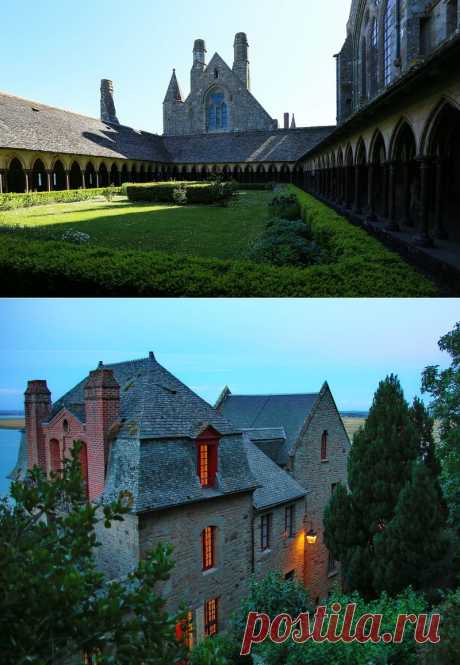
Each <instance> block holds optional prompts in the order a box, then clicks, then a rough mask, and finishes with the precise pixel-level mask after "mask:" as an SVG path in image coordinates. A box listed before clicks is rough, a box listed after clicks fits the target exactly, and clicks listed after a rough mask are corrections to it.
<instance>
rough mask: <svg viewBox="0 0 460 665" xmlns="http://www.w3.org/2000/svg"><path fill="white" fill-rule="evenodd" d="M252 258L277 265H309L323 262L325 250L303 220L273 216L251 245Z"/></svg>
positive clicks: (249, 252) (249, 254) (249, 253)
mask: <svg viewBox="0 0 460 665" xmlns="http://www.w3.org/2000/svg"><path fill="white" fill-rule="evenodd" d="M248 258H249V259H251V260H253V261H256V262H257V263H271V264H272V265H275V266H308V265H313V264H315V263H319V262H320V260H321V249H320V247H319V245H318V244H317V243H316V242H315V240H314V238H313V234H312V232H311V227H310V226H308V225H307V224H305V222H303V221H302V220H297V221H289V220H286V219H272V220H270V221H269V222H268V224H267V226H266V228H265V230H264V232H263V233H262V234H261V235H260V236H259V237H258V238H257V239H256V240H255V241H254V242H253V243H252V245H251V246H250V248H249V251H248Z"/></svg>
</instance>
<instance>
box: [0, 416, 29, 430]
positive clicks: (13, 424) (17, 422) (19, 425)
mask: <svg viewBox="0 0 460 665" xmlns="http://www.w3.org/2000/svg"><path fill="white" fill-rule="evenodd" d="M24 427H25V421H24V418H8V420H7V419H6V418H5V419H4V420H3V419H2V418H0V429H23V428H24Z"/></svg>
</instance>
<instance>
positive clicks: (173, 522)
mask: <svg viewBox="0 0 460 665" xmlns="http://www.w3.org/2000/svg"><path fill="white" fill-rule="evenodd" d="M25 416H26V428H25V432H24V435H23V437H22V442H21V447H20V451H19V457H18V462H17V465H16V468H15V469H14V471H13V472H12V474H11V477H14V478H23V477H24V476H25V475H26V473H27V470H28V469H30V468H32V467H33V466H35V465H38V466H40V467H41V468H42V469H44V470H45V471H46V472H47V473H49V472H51V471H58V470H59V469H60V468H61V465H62V460H63V459H64V458H66V457H68V456H69V454H70V450H71V448H72V446H73V445H74V442H75V441H76V440H79V441H81V442H82V443H83V446H82V450H81V467H82V476H83V480H84V484H85V487H86V491H87V495H88V499H89V500H90V501H93V502H98V503H101V504H103V503H104V502H109V501H111V500H113V499H115V498H116V497H117V496H118V495H119V493H120V492H129V494H130V495H131V496H132V500H133V503H132V510H131V512H130V513H129V514H128V515H127V516H126V518H125V520H124V521H123V522H120V523H118V522H116V523H114V524H113V526H112V527H111V528H110V529H105V528H104V527H103V526H102V525H100V528H99V529H98V537H99V540H100V542H101V543H102V546H101V547H100V548H98V549H97V551H96V555H97V560H98V565H99V566H100V568H101V569H102V570H103V571H104V572H105V573H106V574H107V575H108V576H109V577H110V578H122V577H124V576H125V575H126V574H127V573H128V572H129V571H131V570H132V569H133V568H134V567H135V566H136V565H137V563H138V562H139V560H140V559H142V558H143V557H144V556H145V554H146V552H148V551H149V550H150V549H151V548H153V547H155V546H156V545H157V544H158V543H159V542H164V543H171V544H172V545H173V546H174V560H175V568H174V571H173V574H172V576H171V579H170V580H169V581H168V582H166V583H165V584H164V585H163V587H162V589H161V590H162V592H163V594H164V595H165V597H166V598H167V603H168V608H169V609H170V610H171V611H177V610H178V609H179V608H180V606H181V604H182V603H185V604H186V605H187V606H188V607H189V608H190V615H189V622H188V625H186V626H178V631H179V632H181V634H183V636H184V639H187V641H188V642H189V643H192V642H193V641H195V640H199V639H202V638H203V637H204V636H206V635H213V634H214V633H216V632H218V631H220V630H225V627H226V625H227V622H228V620H229V618H230V616H231V614H232V613H233V612H234V611H235V610H237V609H238V607H239V605H240V602H241V600H242V598H244V597H245V596H246V594H247V591H248V584H249V580H250V578H251V576H252V575H256V576H257V577H262V576H264V575H265V574H267V573H268V572H269V571H272V570H273V571H279V572H280V573H281V574H282V575H283V576H284V577H285V578H286V579H294V578H295V579H297V580H299V581H300V582H301V583H303V584H305V585H306V587H307V588H308V590H309V591H310V594H311V596H312V599H313V600H315V599H316V600H319V599H324V598H327V595H328V592H329V590H330V587H331V585H332V584H333V583H334V582H335V581H337V573H338V572H339V571H338V570H337V568H336V567H335V565H334V562H332V564H331V560H330V557H329V556H328V552H327V549H326V547H325V545H324V542H323V522H322V515H323V510H324V506H325V505H326V503H327V501H328V500H329V497H330V495H331V491H332V488H333V487H334V485H336V484H337V483H339V482H342V483H346V463H347V455H348V451H349V445H350V444H349V440H348V437H347V434H346V432H345V429H344V426H343V424H342V420H341V418H340V415H339V413H338V411H337V408H336V406H335V403H334V400H333V397H332V395H331V392H330V390H329V388H328V386H327V384H325V385H324V386H323V388H322V389H321V391H320V392H319V393H315V394H303V395H269V396H239V395H232V394H231V392H230V390H229V389H228V388H226V389H225V390H224V391H223V392H222V395H221V396H220V398H219V400H218V402H217V404H216V405H215V407H212V406H211V405H209V404H208V403H206V402H205V401H204V400H203V399H201V398H200V397H199V396H198V395H196V394H195V393H194V392H193V391H192V390H190V389H189V388H188V387H187V386H186V385H185V384H184V383H182V382H181V381H180V380H179V379H177V378H176V377H175V376H173V375H172V374H171V373H170V372H168V371H167V370H166V369H165V368H164V367H162V366H161V365H160V364H159V363H158V362H157V360H156V359H155V357H154V355H153V353H150V354H149V356H148V358H144V359H141V360H134V361H128V362H123V363H118V364H115V365H104V364H102V363H101V364H100V365H99V367H98V368H97V369H95V370H93V371H91V372H90V373H89V375H88V376H86V377H84V378H83V380H82V381H81V382H80V383H78V384H77V385H76V386H75V387H73V388H72V389H71V390H69V391H68V392H67V393H66V394H65V395H64V396H63V397H61V398H60V399H58V400H56V401H54V402H53V401H52V400H51V394H50V391H49V389H48V387H47V384H46V381H44V380H34V381H29V383H28V386H27V390H26V392H25Z"/></svg>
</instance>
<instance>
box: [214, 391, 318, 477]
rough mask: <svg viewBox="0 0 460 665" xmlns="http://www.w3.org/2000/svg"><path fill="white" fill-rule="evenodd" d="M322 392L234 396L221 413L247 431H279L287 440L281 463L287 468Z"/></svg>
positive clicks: (280, 455) (222, 406) (230, 396)
mask: <svg viewBox="0 0 460 665" xmlns="http://www.w3.org/2000/svg"><path fill="white" fill-rule="evenodd" d="M318 397H319V393H311V394H298V395H232V394H231V393H230V394H228V395H227V396H226V397H225V399H224V400H223V401H222V402H221V404H220V405H219V411H220V412H221V413H222V414H223V415H224V416H225V417H226V418H228V420H230V421H231V422H232V423H234V424H235V425H236V426H237V427H240V428H241V429H243V430H252V429H259V428H265V427H268V428H279V427H282V428H283V429H284V431H285V434H286V438H285V441H284V442H283V444H282V445H281V446H280V448H279V454H278V457H277V460H276V461H277V462H278V464H281V465H286V464H287V462H288V458H289V452H290V451H291V449H292V447H293V445H294V444H295V442H296V441H297V438H298V436H299V434H300V432H301V430H302V427H303V425H304V423H305V420H306V418H307V417H308V415H309V414H310V412H311V410H312V408H313V406H314V404H315V403H316V401H317V399H318Z"/></svg>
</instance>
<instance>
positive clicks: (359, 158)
mask: <svg viewBox="0 0 460 665" xmlns="http://www.w3.org/2000/svg"><path fill="white" fill-rule="evenodd" d="M366 163H367V153H366V144H365V143H364V139H363V137H362V136H360V137H359V139H358V142H357V144H356V148H355V164H360V165H364V164H366Z"/></svg>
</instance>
